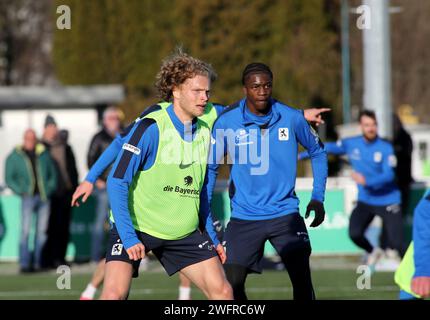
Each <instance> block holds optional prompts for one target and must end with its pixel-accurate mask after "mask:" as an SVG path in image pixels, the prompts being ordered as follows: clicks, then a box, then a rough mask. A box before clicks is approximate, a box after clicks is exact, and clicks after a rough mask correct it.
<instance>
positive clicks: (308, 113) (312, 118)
mask: <svg viewBox="0 0 430 320" xmlns="http://www.w3.org/2000/svg"><path fill="white" fill-rule="evenodd" d="M329 111H331V109H330V108H320V109H318V108H309V109H305V110H303V115H304V116H305V119H306V121H308V122H310V123H312V124H314V125H316V126H317V127H318V126H319V125H320V124H324V120H323V118H322V114H323V113H326V112H329Z"/></svg>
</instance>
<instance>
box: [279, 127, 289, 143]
mask: <svg viewBox="0 0 430 320" xmlns="http://www.w3.org/2000/svg"><path fill="white" fill-rule="evenodd" d="M278 139H279V141H287V140H288V139H289V132H288V128H279V129H278Z"/></svg>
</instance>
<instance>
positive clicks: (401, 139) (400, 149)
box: [380, 114, 414, 250]
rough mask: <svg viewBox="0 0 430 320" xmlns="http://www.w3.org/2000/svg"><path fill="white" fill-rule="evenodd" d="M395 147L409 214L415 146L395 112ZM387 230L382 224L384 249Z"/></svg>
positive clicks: (397, 172) (404, 210)
mask: <svg viewBox="0 0 430 320" xmlns="http://www.w3.org/2000/svg"><path fill="white" fill-rule="evenodd" d="M393 148H394V154H395V156H396V159H397V164H396V169H395V175H396V181H397V186H398V187H399V190H400V194H401V197H402V214H403V216H405V215H406V214H408V205H409V194H410V191H411V183H412V182H413V181H414V179H413V178H412V151H413V148H414V145H413V142H412V138H411V136H410V134H409V133H408V132H407V131H406V130H405V128H404V127H403V124H402V122H401V121H400V118H399V117H398V116H397V115H396V114H393ZM387 239H388V237H387V230H386V228H385V226H384V225H383V226H382V232H381V237H380V243H381V248H382V249H384V250H385V249H387V241H388V240H387Z"/></svg>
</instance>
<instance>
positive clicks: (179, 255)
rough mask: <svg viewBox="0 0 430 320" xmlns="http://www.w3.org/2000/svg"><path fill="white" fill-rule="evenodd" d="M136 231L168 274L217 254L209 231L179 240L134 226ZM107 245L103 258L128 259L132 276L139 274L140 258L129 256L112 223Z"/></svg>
mask: <svg viewBox="0 0 430 320" xmlns="http://www.w3.org/2000/svg"><path fill="white" fill-rule="evenodd" d="M136 235H137V237H138V238H139V240H140V241H141V242H142V243H143V245H144V246H145V252H148V251H152V253H153V254H154V255H155V256H156V257H157V259H158V260H159V261H160V263H161V265H162V266H163V267H164V270H166V272H167V274H168V275H169V276H171V275H173V274H175V273H176V272H178V271H179V270H181V269H183V268H185V267H188V266H189V265H192V264H195V263H198V262H201V261H204V260H207V259H210V258H212V257H216V256H217V253H216V250H215V247H214V245H213V243H212V240H211V239H210V237H209V235H208V234H207V233H206V232H204V233H201V232H200V231H199V230H196V231H194V232H193V233H191V234H189V235H188V236H186V237H185V238H183V239H179V240H163V239H159V238H156V237H153V236H151V235H149V234H147V233H145V232H140V231H137V230H136ZM107 248H108V250H107V252H106V262H109V261H124V262H128V263H130V264H132V265H133V278H137V277H138V275H139V265H140V261H141V259H139V260H138V261H134V260H130V258H129V256H128V253H127V251H126V250H125V248H124V247H123V244H122V241H121V238H120V237H119V234H118V231H117V229H116V227H115V225H113V226H112V229H111V230H110V233H109V241H108V247H107Z"/></svg>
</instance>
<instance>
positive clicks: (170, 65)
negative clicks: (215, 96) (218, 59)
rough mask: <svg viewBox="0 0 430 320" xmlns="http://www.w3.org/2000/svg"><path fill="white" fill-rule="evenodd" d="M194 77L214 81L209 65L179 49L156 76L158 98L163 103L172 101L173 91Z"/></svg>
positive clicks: (163, 64)
mask: <svg viewBox="0 0 430 320" xmlns="http://www.w3.org/2000/svg"><path fill="white" fill-rule="evenodd" d="M196 75H202V76H207V77H208V78H209V79H210V80H211V81H212V82H213V81H215V80H216V77H217V75H216V73H215V70H214V69H213V68H212V66H211V65H210V64H209V63H206V62H204V61H202V60H199V59H196V58H194V57H192V56H190V55H188V54H186V53H184V52H183V51H182V50H181V49H177V50H176V52H175V53H173V54H172V55H171V56H169V57H168V58H166V59H165V60H164V61H163V63H162V65H161V68H160V71H159V72H158V74H157V77H156V82H155V87H156V89H157V91H158V97H159V98H160V99H162V100H163V101H172V100H173V89H174V88H175V87H177V86H179V85H181V84H182V83H184V82H185V81H186V80H187V79H190V78H193V77H195V76H196Z"/></svg>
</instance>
